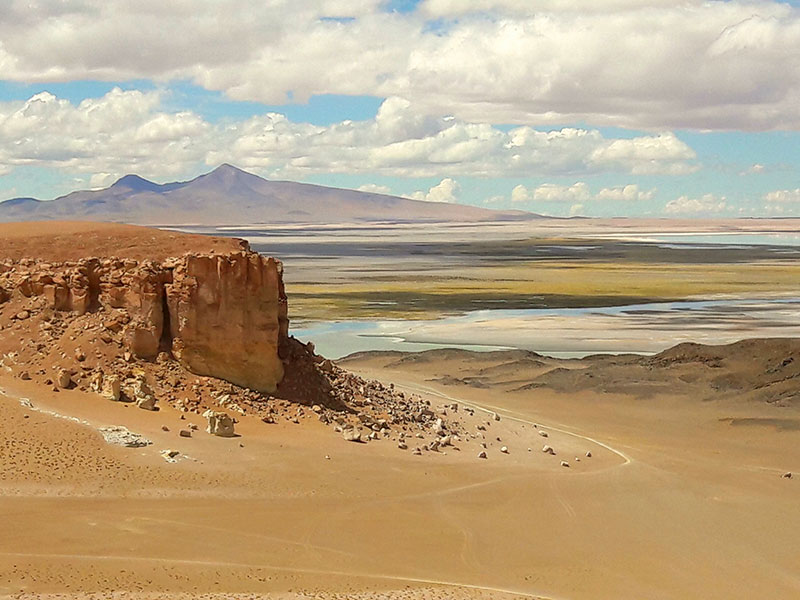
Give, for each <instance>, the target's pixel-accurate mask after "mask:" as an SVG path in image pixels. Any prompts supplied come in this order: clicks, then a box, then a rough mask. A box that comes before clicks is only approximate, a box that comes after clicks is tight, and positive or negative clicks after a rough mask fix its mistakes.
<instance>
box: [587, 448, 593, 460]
mask: <svg viewBox="0 0 800 600" xmlns="http://www.w3.org/2000/svg"><path fill="white" fill-rule="evenodd" d="M586 458H592V451H591V450H587V451H586Z"/></svg>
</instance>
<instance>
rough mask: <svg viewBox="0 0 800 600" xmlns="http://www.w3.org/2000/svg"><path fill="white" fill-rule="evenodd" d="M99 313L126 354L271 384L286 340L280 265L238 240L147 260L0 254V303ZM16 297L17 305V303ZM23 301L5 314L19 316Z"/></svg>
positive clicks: (258, 386) (279, 371)
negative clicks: (238, 245) (234, 245)
mask: <svg viewBox="0 0 800 600" xmlns="http://www.w3.org/2000/svg"><path fill="white" fill-rule="evenodd" d="M15 299H17V300H20V301H23V302H22V304H21V305H24V300H26V299H29V300H30V303H31V309H32V310H43V311H57V312H69V313H75V314H78V315H83V314H85V313H87V312H89V311H91V312H93V313H97V314H101V315H102V316H103V318H104V319H105V320H104V323H103V324H104V327H105V329H106V330H107V331H109V332H111V333H114V334H119V336H120V342H121V343H122V344H123V345H124V347H125V349H126V350H127V351H128V352H130V353H131V354H132V355H133V356H135V357H138V358H142V359H147V360H153V359H155V358H156V357H157V356H159V354H160V353H166V354H167V355H172V356H173V357H174V358H175V359H176V360H177V361H178V362H179V363H180V364H181V365H182V366H183V367H184V368H186V369H187V370H189V371H191V372H192V373H196V374H198V375H206V376H210V377H215V378H218V379H223V380H226V381H229V382H231V383H234V384H236V385H238V386H241V387H246V388H250V389H252V390H256V391H259V392H269V393H272V392H274V391H275V390H276V389H277V386H278V384H279V383H280V381H281V380H282V379H283V375H284V367H283V363H282V361H281V357H280V356H279V350H280V348H281V347H282V346H284V345H285V344H286V343H287V340H288V317H287V307H286V296H285V293H284V288H283V281H282V265H281V263H280V262H279V261H276V260H274V259H272V258H264V257H262V256H260V255H259V254H257V253H255V252H251V251H249V249H244V250H242V251H239V252H229V253H226V254H186V255H184V256H181V257H177V258H171V259H167V260H165V261H161V262H157V261H152V260H135V259H124V260H123V259H115V258H104V259H101V258H88V259H83V260H79V261H76V262H45V261H41V260H34V259H22V260H19V261H11V260H6V261H4V262H2V263H0V304H2V303H6V302H11V301H13V300H15ZM15 304H20V303H19V302H18V303H15ZM29 313H30V310H22V311H20V312H19V313H17V314H15V315H13V316H12V317H13V318H14V319H15V320H24V319H26V318H27V317H28V316H29Z"/></svg>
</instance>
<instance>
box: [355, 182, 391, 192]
mask: <svg viewBox="0 0 800 600" xmlns="http://www.w3.org/2000/svg"><path fill="white" fill-rule="evenodd" d="M357 189H358V191H359V192H369V193H370V194H391V193H392V189H391V188H390V187H389V186H388V185H378V184H375V183H366V184H364V185H360V186H358V188H357Z"/></svg>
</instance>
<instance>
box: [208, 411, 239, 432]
mask: <svg viewBox="0 0 800 600" xmlns="http://www.w3.org/2000/svg"><path fill="white" fill-rule="evenodd" d="M203 416H204V417H205V418H206V419H207V420H208V427H207V428H206V431H207V432H208V433H210V434H211V435H216V436H219V437H233V436H234V435H236V434H235V433H234V430H233V423H234V421H233V419H232V418H231V416H230V415H229V414H228V413H224V412H216V411H213V410H207V411H206V412H204V413H203Z"/></svg>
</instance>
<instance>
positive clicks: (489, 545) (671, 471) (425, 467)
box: [0, 232, 800, 600]
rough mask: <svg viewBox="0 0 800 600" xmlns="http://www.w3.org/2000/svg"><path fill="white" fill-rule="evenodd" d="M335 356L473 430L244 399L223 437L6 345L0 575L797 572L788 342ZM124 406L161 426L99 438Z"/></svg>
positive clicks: (215, 588)
mask: <svg viewBox="0 0 800 600" xmlns="http://www.w3.org/2000/svg"><path fill="white" fill-rule="evenodd" d="M0 233H1V232H0ZM86 233H87V232H83V235H86ZM140 233H141V232H140ZM131 235H133V234H131ZM136 235H139V233H137V234H136ZM155 235H161V234H155ZM166 235H172V234H166ZM174 243H175V244H180V243H182V242H180V241H178V242H174ZM187 243H188V242H187ZM192 243H194V242H192ZM198 243H200V242H198ZM210 243H214V242H210ZM216 243H218V244H221V243H223V242H216ZM233 243H235V242H233ZM178 249H179V248H172V250H173V253H174V251H175V250H178ZM200 249H201V248H193V250H200ZM94 250H95V249H93V251H94ZM43 251H44V250H43ZM0 310H3V309H2V305H0ZM31 322H33V321H31ZM9 331H16V333H15V335H20V334H19V331H20V330H14V329H12V330H9V329H5V330H4V331H2V332H0V335H2V334H6V336H5V337H3V338H2V339H3V344H6V346H5V347H6V348H10V347H11V345H12V343H13V340H9V339H7V337H8V336H7V334H8V333H9ZM339 365H340V366H341V367H342V368H344V369H346V370H348V371H351V372H354V373H356V374H358V375H360V376H363V377H365V378H369V379H377V380H380V381H382V382H384V383H386V384H389V383H394V384H395V385H396V387H397V389H398V390H403V391H405V392H406V393H407V394H408V395H409V396H411V395H419V396H420V397H422V398H423V399H427V400H429V401H430V404H431V410H433V411H434V412H435V414H436V415H441V418H443V419H448V420H453V421H455V420H457V421H458V422H459V423H460V426H461V427H462V429H463V433H462V434H461V435H459V436H458V440H457V441H455V442H454V443H453V444H452V445H449V446H443V447H441V448H439V449H437V450H434V451H428V450H420V452H419V453H415V452H414V450H415V448H416V447H422V446H423V445H427V443H428V441H429V438H427V437H426V438H425V439H420V438H417V437H416V436H415V435H413V434H409V435H408V437H407V438H405V439H406V441H407V444H406V445H407V448H406V449H401V448H400V447H399V443H398V439H397V437H396V435H395V434H391V435H390V434H386V435H382V436H378V437H377V439H374V440H370V441H369V442H368V443H350V442H347V441H345V440H344V439H343V437H342V434H341V433H339V432H337V431H336V429H335V428H333V427H332V426H330V425H326V424H324V423H323V422H321V421H320V420H319V419H317V418H316V417H315V415H314V413H313V412H312V411H309V410H305V411H300V412H298V413H296V414H297V416H294V414H293V413H291V412H290V411H289V409H288V408H286V410H284V412H283V413H281V414H280V415H279V418H277V419H275V422H274V423H270V424H267V423H265V422H264V421H263V420H262V418H261V415H260V414H258V413H257V412H253V413H250V412H248V414H244V415H239V416H237V418H238V421H239V422H238V423H237V426H236V431H237V436H236V437H232V438H222V437H216V436H212V435H209V434H207V433H206V432H205V431H204V429H205V419H203V418H202V417H201V415H199V414H195V413H194V412H192V411H184V410H180V409H177V408H175V407H174V406H172V405H171V404H169V403H163V404H162V405H161V407H160V410H158V411H146V410H138V409H137V408H136V406H135V405H134V404H131V403H122V402H110V401H108V400H106V399H104V398H102V397H101V396H99V395H98V394H95V393H91V392H88V391H83V390H82V389H81V388H80V387H78V388H74V389H60V390H59V391H55V390H54V389H52V388H51V387H48V386H43V385H42V384H41V382H38V381H35V380H23V379H21V378H20V377H19V376H18V373H19V369H18V368H17V366H16V365H14V364H13V361H10V362H9V363H8V364H5V363H4V366H3V367H0V389H1V390H2V391H1V392H0V511H2V514H3V516H4V518H3V519H2V521H0V597H3V598H20V599H21V598H41V599H44V598H47V599H51V598H52V599H55V598H120V599H123V598H125V599H127V598H132V599H143V600H144V599H150V598H185V599H187V600H189V599H191V600H195V599H199V598H209V599H211V598H215V599H216V598H278V599H285V600H289V599H296V598H319V599H344V598H354V599H364V600H372V599H376V598H398V599H401V598H402V599H409V600H413V599H419V598H425V599H427V598H440V599H451V598H453V599H461V598H463V599H465V600H466V599H489V598H498V599H501V600H504V599H512V598H551V599H554V600H555V599H565V600H566V599H569V600H573V599H586V600H589V599H592V600H602V599H609V600H611V599H622V598H664V599H668V598H669V599H672V598H675V599H678V598H680V599H685V598H704V599H717V598H719V599H723V598H724V599H728V598H732V597H742V598H761V597H763V598H774V599H782V598H787V599H788V598H796V597H798V595H800V555H799V554H798V553H797V536H798V533H800V512H798V511H797V505H798V500H799V499H800V487H799V486H800V478H798V477H797V476H796V475H795V476H794V477H792V478H788V477H784V475H786V474H787V473H797V472H798V471H800V455H798V453H797V447H798V443H799V442H800V413H799V412H798V407H800V397H798V387H797V384H796V382H797V381H798V373H800V371H798V369H799V368H800V344H798V343H797V342H794V341H792V340H777V341H775V340H773V341H757V342H748V343H746V344H744V345H737V346H734V347H720V348H707V347H694V346H690V347H685V346H684V347H679V348H678V349H674V350H672V351H668V352H667V353H664V354H662V355H658V356H656V357H653V358H642V357H634V356H624V357H600V358H596V357H595V358H593V357H589V358H587V359H584V360H581V361H577V360H573V361H568V360H556V359H552V358H547V357H542V356H539V355H536V354H533V353H528V352H522V351H511V352H494V353H468V352H463V351H436V352H428V353H421V354H400V353H375V354H362V355H357V356H354V357H351V358H349V359H345V360H342V361H340V362H339ZM745 366H746V368H745ZM737 373H739V374H743V375H742V376H741V377H739V378H737V377H736V374H737ZM295 421H296V422H295ZM120 425H121V426H124V427H126V428H127V429H129V430H130V431H133V432H135V433H137V434H140V435H142V436H144V437H145V438H147V439H149V440H151V441H152V444H151V445H148V446H145V447H140V448H126V447H120V446H116V445H111V444H108V443H106V442H105V441H104V438H103V436H102V435H101V433H100V431H99V430H100V429H101V428H104V427H110V426H120ZM191 425H194V426H195V427H196V429H194V430H193V433H192V436H191V437H181V436H180V435H179V431H180V430H187V429H188V430H192V428H191ZM467 432H469V435H468V434H467ZM426 435H427V434H426ZM545 446H549V447H550V448H552V451H553V453H552V454H551V453H547V452H544V451H543V450H544V448H545ZM165 450H173V451H177V454H175V455H174V456H173V457H171V458H170V457H169V456H168V457H167V458H165V456H164V455H163V451H165ZM481 452H485V453H486V458H479V454H480V453H481ZM168 459H169V460H168Z"/></svg>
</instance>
